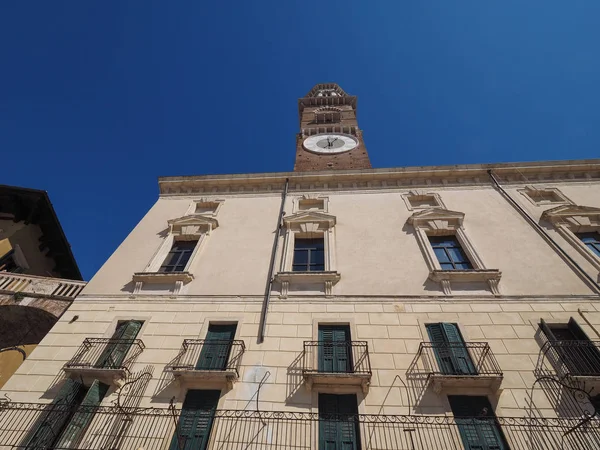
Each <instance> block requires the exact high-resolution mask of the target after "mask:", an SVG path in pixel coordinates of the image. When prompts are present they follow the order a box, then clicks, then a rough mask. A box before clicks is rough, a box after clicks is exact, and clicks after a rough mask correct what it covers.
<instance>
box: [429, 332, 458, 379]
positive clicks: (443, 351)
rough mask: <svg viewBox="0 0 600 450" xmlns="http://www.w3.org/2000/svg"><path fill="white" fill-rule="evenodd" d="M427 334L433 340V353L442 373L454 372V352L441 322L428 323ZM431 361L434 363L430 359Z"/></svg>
mask: <svg viewBox="0 0 600 450" xmlns="http://www.w3.org/2000/svg"><path fill="white" fill-rule="evenodd" d="M426 328H427V334H428V335H429V339H430V341H431V342H432V347H433V355H434V356H435V359H436V361H437V364H438V367H439V372H440V373H442V374H453V373H454V366H453V361H452V352H451V351H450V348H449V347H448V345H447V344H448V340H447V339H446V335H445V333H444V328H443V326H442V324H441V323H428V324H427V325H426ZM429 363H430V364H431V363H433V362H432V361H429Z"/></svg>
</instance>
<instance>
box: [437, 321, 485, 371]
mask: <svg viewBox="0 0 600 450" xmlns="http://www.w3.org/2000/svg"><path fill="white" fill-rule="evenodd" d="M442 329H443V330H444V334H445V335H446V340H447V341H448V343H450V344H453V345H451V346H450V352H451V353H452V360H453V365H454V368H455V370H456V373H458V374H460V375H477V371H476V370H475V365H474V364H473V361H472V360H471V355H469V350H468V349H467V346H466V344H465V341H464V340H463V338H462V335H461V334H460V330H459V329H458V325H456V324H455V323H442Z"/></svg>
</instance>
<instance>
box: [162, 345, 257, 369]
mask: <svg viewBox="0 0 600 450" xmlns="http://www.w3.org/2000/svg"><path fill="white" fill-rule="evenodd" d="M245 351H246V346H245V344H244V341H230V340H206V339H186V340H184V341H183V345H182V347H181V350H180V352H179V354H178V355H177V356H176V357H175V359H173V361H171V362H170V363H169V364H167V370H170V371H201V370H212V371H234V372H235V373H236V376H239V367H240V362H241V359H242V355H243V354H244V352H245Z"/></svg>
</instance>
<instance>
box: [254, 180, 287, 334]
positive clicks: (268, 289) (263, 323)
mask: <svg viewBox="0 0 600 450" xmlns="http://www.w3.org/2000/svg"><path fill="white" fill-rule="evenodd" d="M289 183H290V179H289V178H286V179H285V186H284V188H283V192H282V194H281V206H280V207H279V216H277V227H276V228H275V238H274V239H273V248H272V250H271V262H270V264H269V278H268V279H267V286H266V287H265V299H264V300H263V304H262V309H261V312H260V325H259V327H258V337H257V342H258V343H259V344H262V342H263V341H264V339H265V327H266V326H267V311H268V309H269V300H271V290H272V289H273V272H274V271H275V258H276V257H277V249H278V248H279V236H280V234H281V226H282V223H281V221H282V220H283V216H284V215H285V211H284V210H283V208H284V207H285V200H286V199H287V194H288V186H289Z"/></svg>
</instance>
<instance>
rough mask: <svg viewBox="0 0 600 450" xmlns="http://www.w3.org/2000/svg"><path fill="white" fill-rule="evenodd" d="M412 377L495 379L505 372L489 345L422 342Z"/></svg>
mask: <svg viewBox="0 0 600 450" xmlns="http://www.w3.org/2000/svg"><path fill="white" fill-rule="evenodd" d="M408 372H409V373H410V374H411V375H427V376H431V375H437V376H443V375H448V376H458V375H470V376H494V377H502V370H501V368H500V365H499V364H498V361H497V360H496V358H495V356H494V354H493V353H492V350H491V349H490V346H489V344H488V343H487V342H442V343H438V342H421V344H420V345H419V351H418V352H417V356H416V358H415V359H414V361H413V363H412V364H411V367H410V368H409V370H408Z"/></svg>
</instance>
